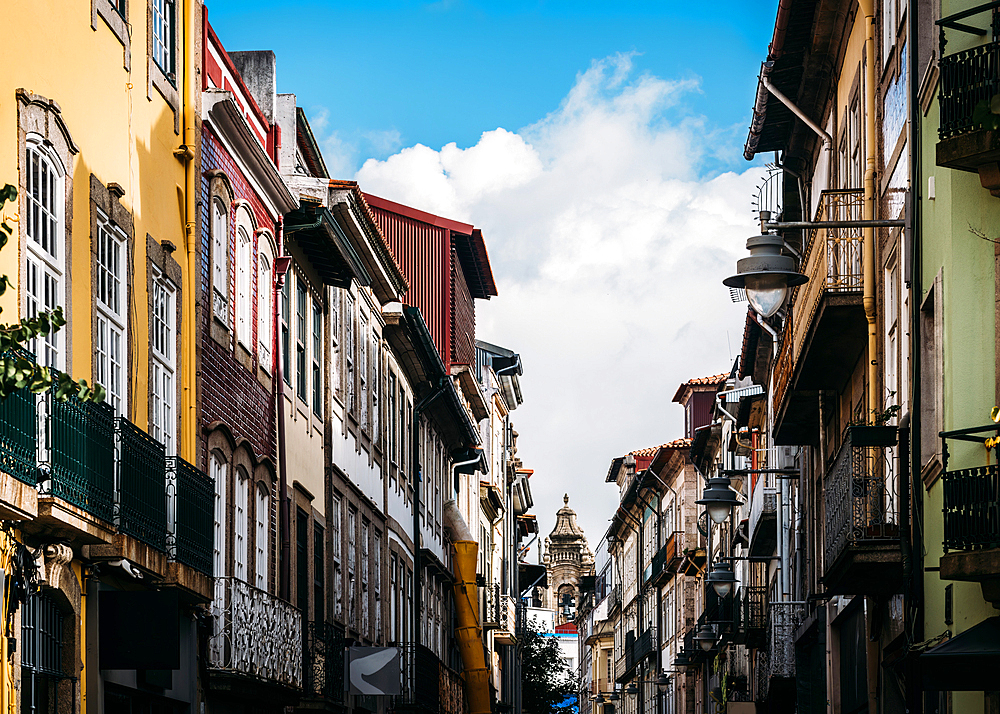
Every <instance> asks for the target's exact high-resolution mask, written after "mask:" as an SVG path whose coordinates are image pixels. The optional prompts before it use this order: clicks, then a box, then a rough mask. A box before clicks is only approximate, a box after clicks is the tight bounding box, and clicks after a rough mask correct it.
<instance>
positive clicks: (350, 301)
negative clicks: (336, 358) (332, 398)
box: [344, 293, 358, 412]
mask: <svg viewBox="0 0 1000 714" xmlns="http://www.w3.org/2000/svg"><path fill="white" fill-rule="evenodd" d="M357 329H358V325H357V317H356V316H355V314H354V296H352V295H351V294H350V293H348V294H347V300H345V301H344V363H345V370H346V372H345V374H344V379H345V381H346V382H347V384H346V385H345V386H346V388H347V410H348V411H349V412H354V409H355V404H354V344H355V342H356V340H355V339H354V334H355V331H356V330H357Z"/></svg>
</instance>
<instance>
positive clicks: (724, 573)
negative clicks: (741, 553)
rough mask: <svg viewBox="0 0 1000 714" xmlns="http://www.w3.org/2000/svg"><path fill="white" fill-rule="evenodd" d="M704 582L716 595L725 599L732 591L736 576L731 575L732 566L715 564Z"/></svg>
mask: <svg viewBox="0 0 1000 714" xmlns="http://www.w3.org/2000/svg"><path fill="white" fill-rule="evenodd" d="M706 580H707V581H708V583H709V584H710V585H711V586H712V588H713V589H714V590H715V594H716V595H718V596H719V597H726V596H727V595H729V593H731V592H732V591H733V585H735V584H736V575H735V574H734V573H733V566H732V564H730V563H716V564H715V565H713V566H712V569H711V570H710V571H709V573H708V577H707V578H706Z"/></svg>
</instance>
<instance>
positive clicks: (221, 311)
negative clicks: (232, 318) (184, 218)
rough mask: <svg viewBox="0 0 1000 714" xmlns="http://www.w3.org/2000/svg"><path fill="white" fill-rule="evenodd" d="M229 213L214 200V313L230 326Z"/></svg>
mask: <svg viewBox="0 0 1000 714" xmlns="http://www.w3.org/2000/svg"><path fill="white" fill-rule="evenodd" d="M228 263H229V211H228V210H227V209H226V206H225V204H224V203H223V202H222V199H220V198H214V199H212V288H213V290H212V293H213V294H212V312H213V314H214V315H215V317H216V318H217V319H219V320H221V321H222V323H223V324H224V325H226V326H227V327H228V326H229V268H228V267H227V266H228Z"/></svg>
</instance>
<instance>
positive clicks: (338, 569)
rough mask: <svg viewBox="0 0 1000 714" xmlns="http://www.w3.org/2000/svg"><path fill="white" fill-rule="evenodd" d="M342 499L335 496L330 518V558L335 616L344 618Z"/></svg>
mask: <svg viewBox="0 0 1000 714" xmlns="http://www.w3.org/2000/svg"><path fill="white" fill-rule="evenodd" d="M342 508H343V506H342V500H341V498H340V496H337V495H334V497H333V513H332V514H331V518H330V531H331V533H330V543H331V545H332V548H331V550H330V558H331V560H332V561H333V574H332V576H333V616H334V617H336V618H342V617H343V616H344V577H343V566H342V564H341V556H340V547H341V541H340V519H341V513H342Z"/></svg>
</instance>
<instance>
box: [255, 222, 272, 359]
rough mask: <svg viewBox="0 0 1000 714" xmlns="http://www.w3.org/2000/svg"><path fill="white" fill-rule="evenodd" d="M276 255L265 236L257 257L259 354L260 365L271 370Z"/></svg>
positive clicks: (262, 238)
mask: <svg viewBox="0 0 1000 714" xmlns="http://www.w3.org/2000/svg"><path fill="white" fill-rule="evenodd" d="M273 270H274V256H273V253H272V251H271V246H270V245H269V241H268V240H267V239H265V238H264V237H263V236H262V237H261V240H260V242H259V246H258V257H257V345H258V346H257V356H258V359H259V361H260V366H261V367H263V368H264V369H265V370H266V371H267V372H268V373H270V372H271V369H272V366H271V343H272V342H273V341H274V330H273V329H272V328H273V324H274V323H273V317H274V316H273V314H272V313H273V310H274V307H273V305H274V303H273V300H274V288H273V286H274V273H273Z"/></svg>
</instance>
